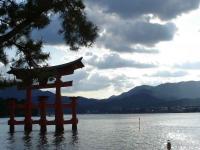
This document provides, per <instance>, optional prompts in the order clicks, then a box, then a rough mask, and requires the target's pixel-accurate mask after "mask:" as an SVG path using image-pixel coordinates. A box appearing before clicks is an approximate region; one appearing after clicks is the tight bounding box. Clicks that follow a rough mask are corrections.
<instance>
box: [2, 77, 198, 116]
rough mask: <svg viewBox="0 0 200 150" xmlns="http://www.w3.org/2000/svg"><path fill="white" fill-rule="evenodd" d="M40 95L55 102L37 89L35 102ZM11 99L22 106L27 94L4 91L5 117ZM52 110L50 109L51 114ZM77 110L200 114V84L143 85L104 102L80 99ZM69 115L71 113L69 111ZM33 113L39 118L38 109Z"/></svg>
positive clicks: (83, 111) (48, 93)
mask: <svg viewBox="0 0 200 150" xmlns="http://www.w3.org/2000/svg"><path fill="white" fill-rule="evenodd" d="M40 95H45V96H49V100H48V103H53V102H54V98H55V95H54V93H52V92H49V91H41V90H34V91H33V103H37V98H38V96H40ZM9 98H16V99H17V100H18V103H24V99H25V91H18V90H17V89H16V87H15V86H13V87H6V88H3V89H1V90H0V116H1V117H3V116H7V115H8V114H7V110H8V107H7V100H8V99H9ZM68 101H69V99H68V97H65V96H64V97H63V102H68ZM52 111H53V110H49V113H51V112H52ZM77 111H78V113H79V114H111V113H182V112H200V81H187V82H179V83H165V84H161V85H158V86H148V85H142V86H137V87H135V88H133V89H131V90H129V91H128V92H124V93H122V94H121V95H118V96H111V97H110V98H107V99H102V100H97V99H88V98H85V97H79V98H78V109H77ZM65 113H69V110H68V111H65ZM22 114H23V112H22V111H17V115H22ZM33 114H34V115H37V110H34V111H33Z"/></svg>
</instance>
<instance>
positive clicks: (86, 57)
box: [34, 0, 200, 99]
mask: <svg viewBox="0 0 200 150" xmlns="http://www.w3.org/2000/svg"><path fill="white" fill-rule="evenodd" d="M84 2H85V5H86V13H87V16H88V18H89V19H90V20H91V21H93V22H94V23H95V24H96V25H97V26H98V28H99V37H98V39H97V40H96V43H95V44H94V45H93V47H91V48H81V49H80V50H79V51H78V52H70V51H69V48H68V47H67V46H65V45H64V42H63V40H62V37H59V36H58V35H57V31H58V29H59V26H60V24H59V21H58V20H57V18H56V17H54V18H52V20H53V22H52V23H51V24H50V25H49V26H48V27H47V28H46V29H44V30H42V31H40V32H35V33H34V36H35V37H38V38H42V39H43V40H44V41H45V47H44V50H45V51H49V52H50V53H51V58H50V60H49V63H50V65H58V64H62V63H66V62H69V61H72V60H74V59H77V58H79V57H83V62H84V64H85V68H83V69H80V70H77V71H75V74H74V75H72V76H69V77H64V80H70V79H73V80H74V82H73V84H74V85H73V87H70V88H66V89H64V88H63V90H62V91H63V95H79V96H85V97H92V98H99V99H100V98H107V97H109V96H111V95H118V94H120V93H122V92H125V91H128V90H130V89H132V88H134V87H135V86H138V85H143V84H147V85H158V84H161V83H165V82H179V81H188V80H200V42H199V40H200V9H199V3H200V0H123V1H122V0H85V1H84Z"/></svg>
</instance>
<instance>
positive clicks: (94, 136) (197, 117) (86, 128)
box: [0, 113, 200, 150]
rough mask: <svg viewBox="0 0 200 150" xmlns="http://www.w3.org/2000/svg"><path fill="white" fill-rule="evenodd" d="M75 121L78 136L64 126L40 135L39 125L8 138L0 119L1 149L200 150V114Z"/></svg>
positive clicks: (88, 117) (91, 117) (94, 117)
mask: <svg viewBox="0 0 200 150" xmlns="http://www.w3.org/2000/svg"><path fill="white" fill-rule="evenodd" d="M65 117H66V118H69V116H65ZM139 117H140V120H141V121H140V122H141V126H140V130H139V119H138V118H139ZM78 118H79V124H78V131H77V133H73V132H72V131H71V126H70V125H66V126H65V132H64V133H63V134H59V135H56V134H55V132H54V126H49V127H48V132H47V134H45V135H41V134H40V132H39V126H38V125H35V126H33V132H32V133H30V134H25V133H24V132H23V126H17V128H16V132H15V133H14V134H10V133H9V132H8V126H7V120H8V119H0V149H2V150H6V149H10V150H12V149H13V150H24V149H31V150H32V149H41V150H45V149H48V150H49V149H50V150H55V149H58V150H62V149H65V150H66V149H67V150H95V149H97V150H166V142H167V140H170V141H171V143H172V149H173V150H200V113H188V114H127V115H118V114H115V115H78ZM20 119H22V118H18V120H20ZM49 119H53V118H49Z"/></svg>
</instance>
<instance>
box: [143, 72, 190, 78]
mask: <svg viewBox="0 0 200 150" xmlns="http://www.w3.org/2000/svg"><path fill="white" fill-rule="evenodd" d="M187 74H188V73H187V72H186V71H175V72H171V71H158V72H156V73H154V74H152V75H145V76H147V77H163V78H168V77H183V76H186V75H187Z"/></svg>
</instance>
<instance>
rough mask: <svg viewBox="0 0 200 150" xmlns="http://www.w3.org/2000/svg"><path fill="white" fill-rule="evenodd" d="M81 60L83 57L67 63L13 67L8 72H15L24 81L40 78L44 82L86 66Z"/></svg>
mask: <svg viewBox="0 0 200 150" xmlns="http://www.w3.org/2000/svg"><path fill="white" fill-rule="evenodd" d="M81 60H82V57H81V58H79V59H77V60H75V61H72V62H69V63H66V64H62V65H57V66H51V67H42V68H34V69H24V68H23V69H19V68H12V67H11V70H10V71H8V74H13V75H15V76H16V78H17V79H21V80H23V81H26V80H30V79H38V80H39V82H40V81H41V82H42V81H44V80H46V79H48V78H50V77H57V76H64V75H70V74H73V73H74V70H76V69H79V68H82V67H84V64H83V63H82V62H81Z"/></svg>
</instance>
